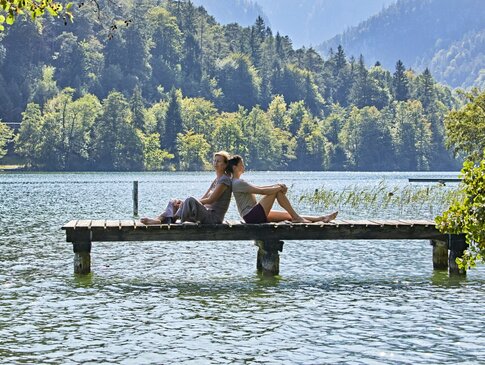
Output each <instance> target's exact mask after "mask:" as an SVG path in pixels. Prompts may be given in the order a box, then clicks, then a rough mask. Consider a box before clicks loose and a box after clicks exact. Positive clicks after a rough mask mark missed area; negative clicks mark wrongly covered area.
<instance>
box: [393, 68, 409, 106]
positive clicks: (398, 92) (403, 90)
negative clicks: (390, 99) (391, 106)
mask: <svg viewBox="0 0 485 365" xmlns="http://www.w3.org/2000/svg"><path fill="white" fill-rule="evenodd" d="M405 71H406V70H405V68H404V64H403V63H402V62H401V60H399V61H397V63H396V71H395V72H394V74H393V77H392V86H393V91H394V99H395V100H396V101H406V100H408V99H409V81H408V78H407V76H406V74H405Z"/></svg>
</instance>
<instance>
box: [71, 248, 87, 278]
mask: <svg viewBox="0 0 485 365" xmlns="http://www.w3.org/2000/svg"><path fill="white" fill-rule="evenodd" d="M72 249H73V251H74V273H75V274H82V275H85V274H89V273H90V272H91V242H90V241H87V242H73V243H72Z"/></svg>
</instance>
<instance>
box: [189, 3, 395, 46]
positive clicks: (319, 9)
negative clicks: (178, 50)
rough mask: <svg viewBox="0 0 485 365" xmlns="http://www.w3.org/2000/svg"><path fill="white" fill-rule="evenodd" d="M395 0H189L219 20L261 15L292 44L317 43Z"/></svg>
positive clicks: (249, 21) (244, 22) (250, 19)
mask: <svg viewBox="0 0 485 365" xmlns="http://www.w3.org/2000/svg"><path fill="white" fill-rule="evenodd" d="M395 1H396V0H345V1H342V0H193V3H194V4H197V5H202V6H204V8H206V9H207V11H208V12H209V14H211V15H213V16H214V17H215V18H216V19H217V21H218V22H220V23H222V24H227V23H232V22H236V23H239V24H241V25H243V26H247V25H252V24H254V21H255V20H256V17H257V16H258V15H261V16H262V18H263V19H264V21H265V23H266V25H268V26H270V27H271V29H272V31H273V33H274V34H276V32H280V34H282V35H288V36H289V37H290V38H291V40H292V42H293V44H294V45H295V46H296V47H301V46H307V47H308V46H310V45H316V44H320V43H321V42H322V41H324V40H326V39H329V38H330V37H333V36H334V35H336V34H338V33H340V32H343V31H344V30H345V29H347V28H348V27H350V26H352V25H357V24H358V23H359V22H361V21H363V20H365V19H367V18H368V17H370V16H372V15H374V14H377V13H378V12H379V11H380V10H382V9H383V8H384V7H385V6H387V5H389V4H392V3H394V2H395Z"/></svg>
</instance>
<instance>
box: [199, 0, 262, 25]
mask: <svg viewBox="0 0 485 365" xmlns="http://www.w3.org/2000/svg"><path fill="white" fill-rule="evenodd" d="M192 2H193V3H194V4H195V5H197V6H203V7H204V8H205V9H206V10H207V12H208V13H209V14H211V15H212V16H213V17H214V18H215V19H216V20H217V22H218V23H221V24H229V23H238V24H239V25H242V26H249V25H253V24H254V22H255V20H256V18H257V17H258V16H261V17H262V18H263V19H264V21H265V23H266V24H268V23H269V21H268V17H267V16H266V14H265V13H264V11H263V9H262V8H261V6H260V5H259V4H257V3H256V2H255V1H252V0H223V1H221V0H192Z"/></svg>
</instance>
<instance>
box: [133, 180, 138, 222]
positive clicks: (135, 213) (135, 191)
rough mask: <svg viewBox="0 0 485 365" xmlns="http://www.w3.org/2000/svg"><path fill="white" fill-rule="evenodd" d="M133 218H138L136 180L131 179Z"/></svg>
mask: <svg viewBox="0 0 485 365" xmlns="http://www.w3.org/2000/svg"><path fill="white" fill-rule="evenodd" d="M133 218H138V181H133Z"/></svg>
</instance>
